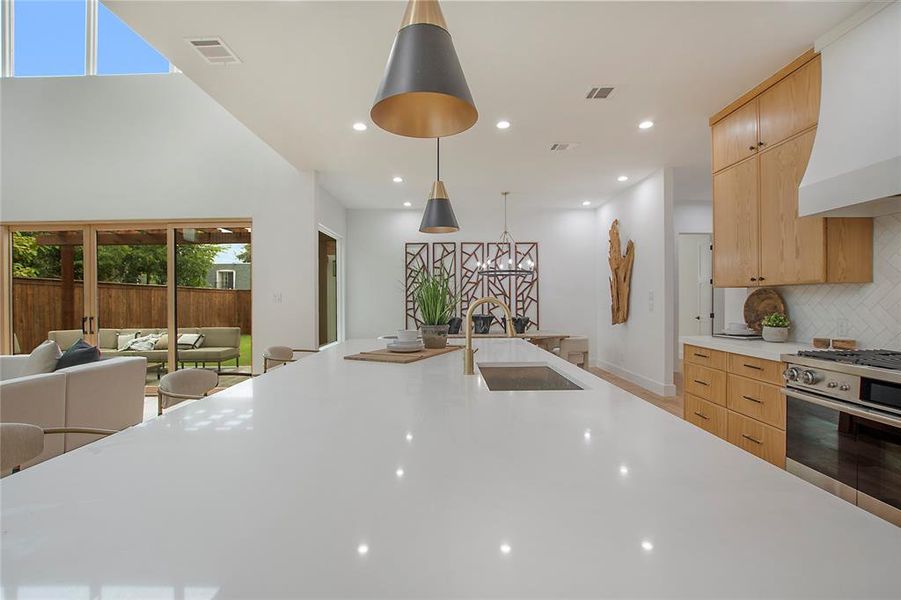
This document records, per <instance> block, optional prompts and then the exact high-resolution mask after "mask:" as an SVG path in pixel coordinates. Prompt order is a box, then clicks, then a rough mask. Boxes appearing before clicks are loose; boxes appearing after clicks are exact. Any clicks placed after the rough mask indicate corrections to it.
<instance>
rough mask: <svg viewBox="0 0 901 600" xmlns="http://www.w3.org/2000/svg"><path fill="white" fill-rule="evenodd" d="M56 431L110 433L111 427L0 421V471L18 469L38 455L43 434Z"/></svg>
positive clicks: (42, 447)
mask: <svg viewBox="0 0 901 600" xmlns="http://www.w3.org/2000/svg"><path fill="white" fill-rule="evenodd" d="M56 433H90V434H94V435H112V434H114V433H116V431H115V430H113V429H95V428H93V427H47V428H41V427H38V426H37V425H30V424H28V423H0V473H6V472H7V471H10V470H11V471H12V472H13V473H15V472H16V471H18V470H19V467H20V465H23V464H25V463H27V462H28V461H29V460H31V459H32V458H35V457H37V456H40V454H41V452H43V451H44V436H45V435H51V434H56Z"/></svg>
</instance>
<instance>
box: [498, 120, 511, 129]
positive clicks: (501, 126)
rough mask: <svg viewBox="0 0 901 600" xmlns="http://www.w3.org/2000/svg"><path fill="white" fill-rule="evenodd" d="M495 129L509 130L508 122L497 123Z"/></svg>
mask: <svg viewBox="0 0 901 600" xmlns="http://www.w3.org/2000/svg"><path fill="white" fill-rule="evenodd" d="M497 128H498V129H510V121H498V122H497Z"/></svg>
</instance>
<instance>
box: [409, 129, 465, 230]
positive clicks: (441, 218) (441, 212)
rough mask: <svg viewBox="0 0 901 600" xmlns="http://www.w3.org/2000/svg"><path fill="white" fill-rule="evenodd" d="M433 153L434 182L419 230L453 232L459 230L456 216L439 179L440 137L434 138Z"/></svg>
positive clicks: (445, 189)
mask: <svg viewBox="0 0 901 600" xmlns="http://www.w3.org/2000/svg"><path fill="white" fill-rule="evenodd" d="M435 155H436V162H437V165H438V168H437V172H436V174H435V182H434V183H433V184H432V193H431V194H429V201H428V202H427V203H426V205H425V211H424V212H423V213H422V223H420V224H419V231H421V232H423V233H454V232H455V231H460V226H459V225H457V217H456V216H455V215H454V207H453V206H451V201H450V198H448V197H447V188H445V187H444V182H443V181H441V139H440V138H438V139H436V140H435Z"/></svg>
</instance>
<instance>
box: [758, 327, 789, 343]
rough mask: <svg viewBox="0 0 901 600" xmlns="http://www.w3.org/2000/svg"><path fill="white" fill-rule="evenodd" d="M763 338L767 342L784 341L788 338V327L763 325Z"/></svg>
mask: <svg viewBox="0 0 901 600" xmlns="http://www.w3.org/2000/svg"><path fill="white" fill-rule="evenodd" d="M763 339H764V341H767V342H784V341H786V340H787V339H788V327H767V326H766V325H764V326H763Z"/></svg>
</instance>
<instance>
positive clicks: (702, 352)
mask: <svg viewBox="0 0 901 600" xmlns="http://www.w3.org/2000/svg"><path fill="white" fill-rule="evenodd" d="M682 356H683V357H684V359H685V360H686V361H688V362H690V363H694V364H696V365H701V366H702V367H710V368H711V369H719V370H720V371H724V370H725V369H726V353H725V352H721V351H719V350H710V349H709V348H701V347H700V346H689V345H688V344H686V345H685V346H684V348H683V350H682Z"/></svg>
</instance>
